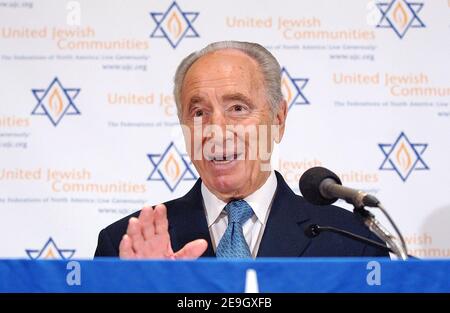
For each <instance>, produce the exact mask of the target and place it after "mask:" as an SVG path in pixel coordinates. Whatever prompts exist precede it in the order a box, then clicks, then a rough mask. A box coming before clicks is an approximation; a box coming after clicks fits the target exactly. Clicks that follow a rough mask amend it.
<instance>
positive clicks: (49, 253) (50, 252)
mask: <svg viewBox="0 0 450 313" xmlns="http://www.w3.org/2000/svg"><path fill="white" fill-rule="evenodd" d="M44 259H56V257H55V254H54V253H53V250H52V249H49V250H48V252H47V254H46V255H45V256H44Z"/></svg>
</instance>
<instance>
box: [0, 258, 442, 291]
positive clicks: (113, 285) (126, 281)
mask: <svg viewBox="0 0 450 313" xmlns="http://www.w3.org/2000/svg"><path fill="white" fill-rule="evenodd" d="M246 289H247V291H250V292H256V291H259V292H262V293H263V292H306V293H308V292H319V293H322V292H333V293H341V292H364V293H366V292H370V293H372V292H375V293H377V292H388V293H392V292H396V293H397V292H400V293H403V292H425V293H428V292H447V293H448V292H450V260H411V261H391V260H388V259H377V258H299V259H294V258H293V259H278V258H274V259H272V258H270V259H258V260H233V261H224V260H218V259H206V258H205V259H199V260H195V261H159V260H158V261H122V260H119V259H113V258H107V259H100V260H97V259H96V260H94V261H91V260H59V261H45V260H38V261H29V260H0V292H2V293H4V292H19V293H21V292H58V293H59V292H107V293H109V292H139V293H140V292H170V293H175V292H183V293H186V292H219V293H220V292H227V293H228V292H229V293H241V292H245V291H246Z"/></svg>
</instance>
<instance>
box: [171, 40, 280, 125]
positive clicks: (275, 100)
mask: <svg viewBox="0 0 450 313" xmlns="http://www.w3.org/2000/svg"><path fill="white" fill-rule="evenodd" d="M225 49H235V50H239V51H241V52H243V53H244V54H246V55H248V56H249V57H251V58H252V59H254V60H255V61H256V62H257V63H258V65H259V69H260V71H261V73H262V75H263V77H264V87H265V91H266V93H267V95H266V96H267V100H268V102H269V104H270V107H271V110H272V112H273V113H275V112H277V111H278V108H279V104H280V102H281V101H282V100H283V94H282V92H281V68H280V64H279V63H278V61H277V60H276V59H275V57H274V56H273V55H272V54H271V53H270V52H269V51H268V50H267V49H266V48H264V47H263V46H261V45H260V44H257V43H253V42H243V41H219V42H213V43H211V44H209V45H207V46H206V47H205V48H203V49H201V50H199V51H196V52H194V53H191V54H190V55H188V56H187V57H186V58H184V59H183V61H181V63H180V65H178V68H177V71H176V73H175V78H174V89H173V93H174V97H175V103H176V105H177V111H178V117H179V118H181V86H182V85H183V80H184V77H185V76H186V73H187V71H188V70H189V68H190V67H191V66H192V65H193V64H194V63H195V62H196V61H197V60H198V59H199V58H201V57H202V56H204V55H206V54H208V53H211V52H215V51H219V50H225Z"/></svg>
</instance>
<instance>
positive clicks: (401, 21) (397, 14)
mask: <svg viewBox="0 0 450 313" xmlns="http://www.w3.org/2000/svg"><path fill="white" fill-rule="evenodd" d="M393 17H394V21H395V23H397V25H399V26H400V27H402V28H403V27H405V26H406V24H407V23H408V14H407V13H406V11H405V9H404V8H403V5H402V4H401V2H397V5H396V6H395V8H394V12H393Z"/></svg>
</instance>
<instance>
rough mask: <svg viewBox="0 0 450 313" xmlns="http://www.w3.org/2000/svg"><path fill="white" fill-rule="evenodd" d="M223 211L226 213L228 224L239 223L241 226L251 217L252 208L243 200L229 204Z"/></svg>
mask: <svg viewBox="0 0 450 313" xmlns="http://www.w3.org/2000/svg"><path fill="white" fill-rule="evenodd" d="M225 211H227V213H228V224H230V223H239V224H241V225H243V224H244V223H245V222H247V220H248V219H249V218H250V217H252V215H253V210H252V207H251V206H250V205H249V204H248V203H247V202H246V201H245V200H235V201H231V202H229V203H228V204H227V205H226V206H225Z"/></svg>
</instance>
